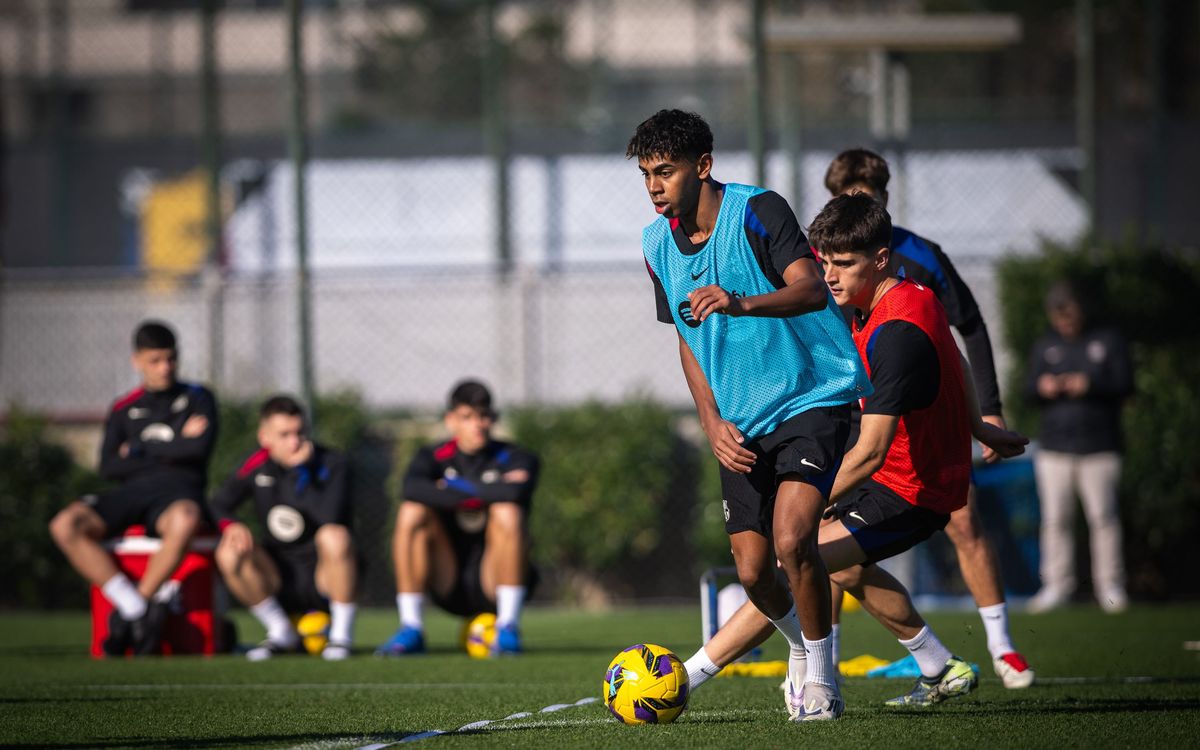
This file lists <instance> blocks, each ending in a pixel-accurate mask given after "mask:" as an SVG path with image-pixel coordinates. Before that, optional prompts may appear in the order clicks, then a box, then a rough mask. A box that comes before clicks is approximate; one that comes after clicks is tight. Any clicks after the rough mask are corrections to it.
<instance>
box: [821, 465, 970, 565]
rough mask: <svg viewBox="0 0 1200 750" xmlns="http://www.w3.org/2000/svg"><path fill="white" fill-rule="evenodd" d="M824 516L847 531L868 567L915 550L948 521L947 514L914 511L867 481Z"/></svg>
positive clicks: (871, 481)
mask: <svg viewBox="0 0 1200 750" xmlns="http://www.w3.org/2000/svg"><path fill="white" fill-rule="evenodd" d="M825 514H826V516H831V517H835V518H838V519H839V520H841V522H842V523H843V524H844V525H845V526H846V528H847V529H849V530H850V534H851V536H853V537H854V541H856V542H858V546H859V547H862V550H863V552H865V553H866V555H867V562H868V563H874V562H879V561H880V560H886V559H888V558H889V557H894V556H896V555H898V554H900V553H901V552H904V551H906V550H909V549H911V548H913V547H915V546H916V545H918V544H920V543H921V542H923V541H925V540H926V539H928V538H929V537H931V536H933V534H934V533H935V532H938V531H941V530H942V529H944V528H946V524H947V523H948V522H949V521H950V515H949V514H947V513H937V512H936V511H932V510H928V509H926V508H920V507H917V506H916V505H913V504H912V503H910V502H908V501H907V500H905V499H904V498H902V497H900V496H899V495H897V494H896V493H895V492H892V491H891V490H889V489H888V488H887V487H885V486H883V485H882V484H879V483H878V482H876V481H874V480H870V479H868V480H867V481H866V482H864V483H863V484H862V485H861V486H860V487H859V488H858V489H856V490H854V492H852V493H851V494H850V496H849V497H846V498H844V499H842V500H840V501H838V503H837V504H836V505H834V506H833V507H832V508H830V509H829V510H827V511H826V512H825Z"/></svg>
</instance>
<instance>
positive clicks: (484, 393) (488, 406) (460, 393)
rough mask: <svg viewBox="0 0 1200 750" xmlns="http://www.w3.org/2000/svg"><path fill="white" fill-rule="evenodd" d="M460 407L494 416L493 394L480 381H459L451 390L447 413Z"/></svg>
mask: <svg viewBox="0 0 1200 750" xmlns="http://www.w3.org/2000/svg"><path fill="white" fill-rule="evenodd" d="M460 406H469V407H471V408H472V409H475V410H477V411H479V412H481V413H483V414H493V413H494V412H493V411H492V392H491V391H489V390H488V388H487V386H486V385H484V384H483V383H480V382H479V381H478V380H462V381H459V382H458V383H456V384H455V386H454V388H452V389H451V390H450V397H449V398H448V399H447V400H446V411H454V410H455V409H457V408H458V407H460Z"/></svg>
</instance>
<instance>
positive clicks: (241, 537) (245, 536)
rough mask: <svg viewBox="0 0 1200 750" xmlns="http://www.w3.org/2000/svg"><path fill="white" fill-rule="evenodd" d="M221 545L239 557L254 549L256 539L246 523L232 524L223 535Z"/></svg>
mask: <svg viewBox="0 0 1200 750" xmlns="http://www.w3.org/2000/svg"><path fill="white" fill-rule="evenodd" d="M221 544H223V545H226V546H227V547H229V550H230V551H231V552H233V553H234V554H237V555H244V554H246V553H247V552H249V551H250V550H251V549H252V548H253V547H254V537H252V536H251V535H250V529H249V528H247V527H246V524H244V523H231V524H229V525H228V526H226V527H225V531H224V532H222V533H221Z"/></svg>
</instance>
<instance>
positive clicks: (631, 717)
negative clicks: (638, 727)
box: [604, 643, 688, 724]
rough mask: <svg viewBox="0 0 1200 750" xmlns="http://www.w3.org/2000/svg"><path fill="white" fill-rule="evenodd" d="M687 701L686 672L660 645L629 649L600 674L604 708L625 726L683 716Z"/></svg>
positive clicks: (670, 720) (674, 656)
mask: <svg viewBox="0 0 1200 750" xmlns="http://www.w3.org/2000/svg"><path fill="white" fill-rule="evenodd" d="M687 699H688V676H687V670H686V669H684V667H683V662H681V661H680V660H679V657H678V656H676V655H675V654H673V653H671V652H670V651H669V650H668V649H665V648H663V647H662V646H655V645H654V644H653V643H639V644H637V645H636V646H630V647H629V648H627V649H625V650H624V651H622V652H621V653H619V654H617V656H616V658H614V659H613V660H612V662H611V663H609V665H608V671H606V672H605V673H604V705H605V706H608V710H609V711H610V712H612V715H613V716H615V717H617V718H618V719H620V720H621V721H623V722H624V723H626V724H666V723H668V722H672V721H675V719H676V718H678V717H679V714H681V713H683V709H684V707H685V706H686V705H687Z"/></svg>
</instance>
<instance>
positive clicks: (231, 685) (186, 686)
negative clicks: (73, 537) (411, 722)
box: [72, 682, 553, 690]
mask: <svg viewBox="0 0 1200 750" xmlns="http://www.w3.org/2000/svg"><path fill="white" fill-rule="evenodd" d="M550 684H553V683H532V682H194V683H191V682H163V683H154V682H147V683H141V684H125V685H75V686H72V687H76V688H79V689H81V690H430V689H433V690H461V689H463V688H473V689H476V690H491V689H494V688H521V687H529V686H530V685H539V686H541V687H545V686H546V685H550Z"/></svg>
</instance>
